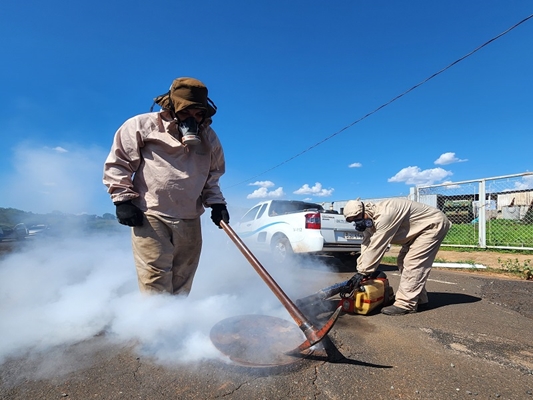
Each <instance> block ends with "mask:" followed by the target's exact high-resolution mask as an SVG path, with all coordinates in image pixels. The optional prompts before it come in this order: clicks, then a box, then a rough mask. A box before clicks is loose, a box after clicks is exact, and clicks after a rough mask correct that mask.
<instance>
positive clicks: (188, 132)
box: [178, 117, 202, 145]
mask: <svg viewBox="0 0 533 400" xmlns="http://www.w3.org/2000/svg"><path fill="white" fill-rule="evenodd" d="M178 128H179V130H180V132H181V134H182V135H183V138H182V139H181V141H182V142H183V144H190V145H196V144H200V143H201V142H202V140H201V139H200V136H199V135H198V122H196V119H195V118H194V117H189V118H187V119H185V120H183V121H180V120H178Z"/></svg>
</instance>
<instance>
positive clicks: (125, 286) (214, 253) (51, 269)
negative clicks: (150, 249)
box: [0, 218, 324, 375]
mask: <svg viewBox="0 0 533 400" xmlns="http://www.w3.org/2000/svg"><path fill="white" fill-rule="evenodd" d="M203 230H204V245H203V246H204V250H203V253H202V256H201V261H200V266H199V269H198V272H197V274H196V277H195V281H194V285H193V289H192V292H191V295H190V296H189V297H187V298H183V297H176V296H169V295H153V296H143V295H141V294H140V292H139V289H138V286H137V279H136V273H135V267H134V263H133V257H132V254H131V247H130V246H131V245H130V238H129V229H128V228H126V227H124V233H123V234H115V235H113V236H109V235H100V236H98V235H94V236H91V237H87V236H84V237H83V238H81V237H70V238H46V239H44V238H43V239H32V240H31V241H29V243H27V244H26V245H25V246H24V247H22V250H21V251H19V252H17V253H13V254H10V255H7V256H4V257H3V258H0V321H1V326H2V340H1V341H0V365H2V364H3V363H4V362H5V361H6V360H8V359H9V358H11V357H23V356H28V355H32V354H54V352H56V353H57V352H58V351H57V349H58V348H66V347H69V346H73V345H75V344H79V343H90V339H91V338H93V337H94V336H95V335H99V334H102V332H103V333H104V336H103V337H104V338H106V339H109V340H110V342H112V343H117V342H118V343H124V344H128V343H132V342H134V343H137V351H138V352H139V353H140V354H142V355H148V356H150V357H152V358H154V359H155V360H156V361H158V362H160V363H164V364H168V363H185V362H192V361H198V360H201V359H206V358H207V359H225V356H223V355H222V354H221V353H220V352H219V351H218V349H216V347H215V346H214V345H213V344H212V342H211V340H210V337H209V334H210V330H211V328H212V327H213V326H214V325H215V324H216V323H217V322H219V321H221V320H223V319H225V318H228V317H231V316H236V315H247V314H261V315H269V316H273V317H277V318H283V319H286V320H289V321H292V319H291V317H290V316H289V315H288V313H287V311H286V310H285V308H284V307H283V306H282V305H281V303H280V302H279V300H278V299H277V298H276V297H275V295H274V294H273V293H272V292H271V290H270V289H269V288H268V287H267V285H266V284H265V283H264V282H263V280H262V279H261V278H260V276H259V275H258V274H257V272H256V271H255V270H254V269H253V268H252V266H251V265H250V264H249V263H248V261H247V260H246V259H245V258H244V256H243V255H242V254H241V253H240V252H239V251H238V249H237V248H236V247H235V245H234V244H233V243H232V242H231V241H230V239H229V238H228V237H227V236H226V235H225V233H224V232H223V231H221V230H219V229H217V228H216V227H214V225H213V226H212V224H211V221H208V222H207V218H206V226H205V227H203ZM263 265H264V266H265V268H268V269H269V273H270V274H271V276H272V277H273V278H274V279H275V280H276V281H277V283H278V284H279V285H280V287H281V288H283V290H284V291H285V293H286V294H287V295H288V296H290V297H291V298H293V299H294V298H298V297H301V296H305V295H307V294H310V293H311V292H313V291H315V290H316V289H317V288H320V287H323V286H324V285H323V284H322V283H321V282H320V278H321V277H322V276H323V275H321V274H316V276H314V277H313V275H312V274H306V278H305V279H306V282H309V285H302V276H301V270H300V269H299V268H298V266H297V265H294V268H281V267H274V265H273V264H268V263H264V264H263ZM317 268H323V267H321V266H318V267H317ZM310 287H312V288H313V289H312V290H311V289H310ZM292 322H293V321H292ZM85 345H87V346H88V344H85ZM60 353H61V352H60ZM54 357H55V356H54ZM43 358H44V359H47V360H48V361H47V363H48V366H47V370H48V372H47V373H48V374H52V375H53V374H59V373H60V371H65V370H68V371H72V370H75V369H76V368H77V367H79V366H81V365H82V364H83V363H86V362H87V360H79V361H78V360H76V359H74V358H73V359H72V360H69V363H71V364H72V365H70V366H68V368H67V366H66V365H65V360H64V359H63V360H62V361H57V364H58V365H57V366H54V365H50V363H52V362H53V361H50V360H55V358H52V357H43ZM40 373H41V375H42V374H43V372H42V371H41V372H40Z"/></svg>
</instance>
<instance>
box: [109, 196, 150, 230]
mask: <svg viewBox="0 0 533 400" xmlns="http://www.w3.org/2000/svg"><path fill="white" fill-rule="evenodd" d="M115 206H116V207H117V219H118V222H120V223H121V224H122V225H128V226H141V225H142V224H143V217H144V214H143V212H142V211H141V210H140V209H139V208H138V207H137V206H136V205H134V204H133V203H132V202H131V200H128V201H121V202H117V203H115Z"/></svg>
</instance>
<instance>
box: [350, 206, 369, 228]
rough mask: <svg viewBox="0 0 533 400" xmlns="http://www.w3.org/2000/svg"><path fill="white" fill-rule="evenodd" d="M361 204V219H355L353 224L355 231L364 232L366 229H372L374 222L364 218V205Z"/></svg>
mask: <svg viewBox="0 0 533 400" xmlns="http://www.w3.org/2000/svg"><path fill="white" fill-rule="evenodd" d="M361 204H362V205H363V211H362V212H361V215H362V216H363V218H359V219H356V220H354V221H353V222H354V225H355V230H356V231H359V232H364V231H365V229H366V228H372V227H373V226H374V222H372V220H371V219H370V218H365V203H363V202H361Z"/></svg>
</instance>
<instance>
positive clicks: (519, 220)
mask: <svg viewBox="0 0 533 400" xmlns="http://www.w3.org/2000/svg"><path fill="white" fill-rule="evenodd" d="M412 197H413V200H415V201H419V202H421V203H425V204H429V205H431V206H433V207H437V208H438V209H440V210H442V211H443V212H444V213H445V214H446V215H447V216H448V218H449V219H450V221H451V222H452V224H453V225H452V228H451V229H450V231H449V232H448V235H446V238H445V239H444V242H443V243H442V245H443V246H456V247H461V246H462V247H480V248H502V249H519V250H533V173H532V172H527V173H523V174H516V175H507V176H501V177H496V178H484V179H478V180H472V181H463V182H454V183H449V184H440V185H432V186H417V187H416V188H415V189H414V193H412Z"/></svg>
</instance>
